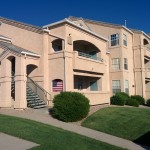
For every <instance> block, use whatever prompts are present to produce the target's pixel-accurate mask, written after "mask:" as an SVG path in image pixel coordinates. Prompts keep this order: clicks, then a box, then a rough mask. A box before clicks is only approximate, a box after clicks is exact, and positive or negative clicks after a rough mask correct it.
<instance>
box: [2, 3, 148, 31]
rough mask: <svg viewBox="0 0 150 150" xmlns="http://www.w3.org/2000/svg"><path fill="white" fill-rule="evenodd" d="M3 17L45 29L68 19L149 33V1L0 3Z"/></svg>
mask: <svg viewBox="0 0 150 150" xmlns="http://www.w3.org/2000/svg"><path fill="white" fill-rule="evenodd" d="M0 16H1V17H5V18H9V19H13V20H16V21H21V22H24V23H28V24H32V25H36V26H44V25H47V24H50V23H53V22H56V21H60V20H62V19H64V18H67V17H69V16H75V17H82V18H86V19H91V20H97V21H103V22H108V23H114V24H121V25H124V24H125V20H126V22H127V23H126V25H127V27H128V28H132V29H138V30H142V31H144V32H145V33H150V0H1V1H0Z"/></svg>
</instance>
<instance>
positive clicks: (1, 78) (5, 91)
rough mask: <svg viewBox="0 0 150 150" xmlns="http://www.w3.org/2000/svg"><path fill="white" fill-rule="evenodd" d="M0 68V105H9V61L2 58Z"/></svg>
mask: <svg viewBox="0 0 150 150" xmlns="http://www.w3.org/2000/svg"><path fill="white" fill-rule="evenodd" d="M0 68H1V70H0V107H11V61H9V60H8V59H4V60H3V61H2V62H1V67H0Z"/></svg>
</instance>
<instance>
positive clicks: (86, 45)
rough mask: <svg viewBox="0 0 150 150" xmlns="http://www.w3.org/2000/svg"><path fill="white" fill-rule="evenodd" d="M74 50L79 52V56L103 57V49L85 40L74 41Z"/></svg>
mask: <svg viewBox="0 0 150 150" xmlns="http://www.w3.org/2000/svg"><path fill="white" fill-rule="evenodd" d="M73 50H74V51H77V52H78V55H79V56H82V57H87V58H91V59H95V60H97V59H98V58H101V51H100V49H99V48H97V47H96V46H95V45H94V44H93V43H91V42H88V41H85V40H77V41H74V42H73Z"/></svg>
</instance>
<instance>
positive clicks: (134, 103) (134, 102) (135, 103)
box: [126, 98, 139, 107]
mask: <svg viewBox="0 0 150 150" xmlns="http://www.w3.org/2000/svg"><path fill="white" fill-rule="evenodd" d="M126 105H129V106H135V107H139V102H138V101H137V100H136V99H133V98H128V99H127V101H126Z"/></svg>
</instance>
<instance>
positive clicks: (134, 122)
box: [82, 107, 150, 141]
mask: <svg viewBox="0 0 150 150" xmlns="http://www.w3.org/2000/svg"><path fill="white" fill-rule="evenodd" d="M82 126H85V127H88V128H91V129H95V130H98V131H102V132H105V133H108V134H112V135H115V136H118V137H122V138H125V139H129V140H132V141H134V140H136V139H138V138H139V137H141V136H142V135H144V134H145V135H146V134H147V133H148V134H149V133H150V109H149V108H148V109H144V108H133V107H107V108H103V109H101V110H99V111H97V112H96V113H94V114H93V115H91V116H89V117H88V118H87V119H86V120H85V121H84V122H83V123H82ZM148 134H147V135H148ZM143 138H144V137H143ZM149 138H150V137H149Z"/></svg>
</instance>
